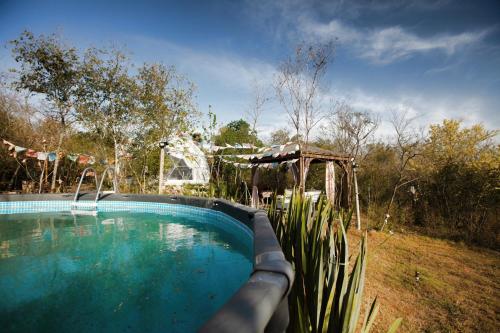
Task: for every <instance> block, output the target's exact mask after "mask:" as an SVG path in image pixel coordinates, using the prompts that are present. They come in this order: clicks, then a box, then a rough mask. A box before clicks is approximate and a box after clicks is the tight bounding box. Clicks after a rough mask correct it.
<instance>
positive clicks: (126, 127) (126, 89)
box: [78, 49, 142, 180]
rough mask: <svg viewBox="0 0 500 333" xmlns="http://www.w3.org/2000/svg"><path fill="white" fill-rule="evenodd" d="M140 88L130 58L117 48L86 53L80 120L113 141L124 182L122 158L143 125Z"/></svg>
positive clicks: (116, 166) (104, 137) (80, 99)
mask: <svg viewBox="0 0 500 333" xmlns="http://www.w3.org/2000/svg"><path fill="white" fill-rule="evenodd" d="M135 92H136V85H135V81H134V80H133V78H132V77H131V76H130V75H129V74H128V58H127V57H126V56H125V55H124V54H123V53H122V52H120V51H118V50H116V49H110V50H97V49H90V50H88V51H87V52H86V54H85V58H84V62H83V65H82V70H81V84H80V89H79V94H78V111H79V121H80V122H81V123H82V124H83V125H84V126H85V127H86V128H87V129H89V130H90V131H91V132H93V133H95V134H98V135H100V136H101V137H102V139H103V142H105V141H106V140H110V141H111V142H112V145H113V150H114V164H115V173H116V175H117V178H118V180H119V179H120V172H121V170H120V157H121V155H122V153H123V148H124V146H125V145H126V144H127V143H130V141H131V140H130V139H131V138H132V133H134V131H136V130H137V128H139V127H140V126H142V124H141V123H140V121H139V120H140V119H139V118H138V117H137V116H136V114H135V112H136V100H135V99H134V95H135Z"/></svg>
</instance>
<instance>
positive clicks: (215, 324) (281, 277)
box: [0, 192, 294, 333]
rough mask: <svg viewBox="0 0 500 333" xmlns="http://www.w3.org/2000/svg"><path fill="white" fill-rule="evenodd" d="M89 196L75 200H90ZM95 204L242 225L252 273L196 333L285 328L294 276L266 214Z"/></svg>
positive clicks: (144, 198) (167, 199)
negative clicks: (195, 213)
mask: <svg viewBox="0 0 500 333" xmlns="http://www.w3.org/2000/svg"><path fill="white" fill-rule="evenodd" d="M73 198H74V193H61V194H59V193H58V194H0V202H15V201H73ZM94 198H95V192H94V193H92V192H89V193H82V194H81V195H80V196H79V200H93V199H94ZM99 201H124V202H127V201H130V202H134V201H136V202H151V203H165V204H179V205H185V206H193V207H198V208H206V209H211V210H214V211H218V212H222V213H225V214H227V215H229V216H230V217H232V218H233V219H235V220H236V221H238V222H240V223H242V224H244V225H245V226H247V227H248V228H249V229H250V230H251V231H252V232H253V236H254V244H253V248H254V253H253V256H254V257H253V270H252V273H251V274H250V277H249V279H248V280H247V281H246V282H245V283H244V284H243V285H242V286H241V287H240V289H238V291H236V293H235V294H234V295H233V296H232V297H231V298H230V299H229V300H228V301H227V302H226V303H225V304H224V305H223V306H222V307H221V308H220V309H219V310H218V311H217V312H216V313H215V314H214V315H213V316H212V318H210V319H209V320H208V321H207V322H205V323H204V325H203V326H202V327H201V328H200V330H199V332H248V333H250V332H263V331H266V332H284V331H285V330H286V327H287V326H288V323H289V313H288V301H287V295H288V293H289V291H290V289H291V287H292V284H293V280H294V272H293V269H292V266H291V265H290V263H289V262H288V261H286V260H285V256H284V254H283V251H282V250H281V247H280V246H279V243H278V240H277V238H276V235H275V234H274V231H273V228H272V227H271V223H270V221H269V219H268V217H267V214H266V212H265V211H263V210H258V209H254V208H250V207H247V206H244V205H241V204H238V203H234V202H230V201H228V200H224V199H218V198H202V197H189V196H178V195H158V194H106V195H103V196H102V198H101V199H100V200H99Z"/></svg>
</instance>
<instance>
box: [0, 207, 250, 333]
mask: <svg viewBox="0 0 500 333" xmlns="http://www.w3.org/2000/svg"><path fill="white" fill-rule="evenodd" d="M251 258H252V240H251V239H249V237H248V236H247V235H246V234H244V233H242V232H241V231H240V230H238V229H228V228H226V229H223V228H221V227H220V226H219V227H215V226H214V225H213V224H209V223H200V221H197V220H196V219H194V218H193V219H187V218H180V217H172V216H164V215H157V214H149V213H147V214H146V213H133V214H127V215H125V216H122V214H120V213H103V214H99V216H98V217H94V216H81V217H75V216H72V215H69V214H17V215H0V327H2V328H6V329H7V331H17V332H24V331H47V332H48V331H50V332H53V331H61V332H62V331H68V330H71V331H81V332H83V331H85V332H88V331H96V330H98V331H111V332H115V331H116V332H118V331H120V332H121V331H127V332H129V331H130V332H145V331H152V332H155V331H157V332H160V331H161V332H190V331H195V330H196V328H197V327H199V325H201V324H202V323H203V322H204V321H205V320H206V319H208V318H209V317H210V316H211V315H212V314H213V313H214V312H215V311H216V310H217V309H218V308H219V307H220V306H221V305H222V304H223V303H224V302H225V301H226V300H227V299H228V298H229V297H230V296H231V295H232V294H233V293H234V292H235V291H236V290H237V289H238V288H239V287H240V286H241V285H242V284H243V283H244V281H246V280H247V279H248V275H249V274H250V272H251V269H252V264H251V262H252V260H251ZM222 272H223V273H222ZM221 273H222V274H221Z"/></svg>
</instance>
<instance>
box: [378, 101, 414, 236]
mask: <svg viewBox="0 0 500 333" xmlns="http://www.w3.org/2000/svg"><path fill="white" fill-rule="evenodd" d="M413 121H414V118H409V117H408V113H407V112H406V111H404V112H397V111H393V112H392V119H391V124H392V127H393V128H394V131H395V132H396V135H395V144H394V148H395V150H396V155H397V163H396V170H395V172H396V175H397V177H396V182H395V183H394V185H393V187H392V195H391V199H390V200H389V202H388V203H387V208H386V210H385V214H384V215H385V216H384V223H383V224H382V228H381V229H382V230H383V229H384V227H385V225H386V224H387V221H388V219H389V217H390V215H389V212H390V210H391V206H392V204H393V203H394V198H395V197H396V193H397V191H398V189H399V188H400V187H402V186H403V185H406V184H409V183H411V182H414V181H415V180H416V179H417V177H410V175H409V174H408V172H407V171H408V168H409V166H410V164H411V162H412V161H413V159H414V158H415V157H416V156H418V155H419V149H420V148H421V147H420V144H421V142H422V140H421V136H420V135H418V133H417V132H416V131H415V130H414V129H413V127H412V123H413Z"/></svg>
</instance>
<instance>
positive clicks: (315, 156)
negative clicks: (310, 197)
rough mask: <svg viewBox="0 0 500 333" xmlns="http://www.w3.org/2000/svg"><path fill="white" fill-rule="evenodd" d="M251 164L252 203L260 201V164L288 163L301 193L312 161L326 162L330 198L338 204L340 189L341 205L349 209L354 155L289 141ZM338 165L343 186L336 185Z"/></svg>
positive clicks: (266, 152) (326, 181) (326, 178)
mask: <svg viewBox="0 0 500 333" xmlns="http://www.w3.org/2000/svg"><path fill="white" fill-rule="evenodd" d="M250 162H251V163H252V165H253V166H252V206H253V207H257V206H258V204H259V192H258V182H259V165H261V164H273V163H276V164H281V163H287V164H288V165H289V169H290V170H291V171H292V174H293V177H294V180H295V184H296V186H297V187H298V188H299V190H300V191H301V192H304V191H305V183H306V179H307V173H308V171H309V167H310V165H311V164H315V163H325V164H326V168H325V169H326V171H325V190H326V196H327V198H328V200H330V201H331V202H332V203H333V204H335V203H336V198H337V197H336V196H337V192H339V193H338V195H339V199H340V200H339V205H340V207H343V208H346V209H349V208H350V207H351V188H352V173H353V166H352V158H351V156H349V155H346V154H339V153H335V152H333V151H330V150H326V149H322V148H319V147H316V146H312V145H304V144H298V143H288V144H286V145H281V146H273V147H272V148H271V149H269V150H267V151H264V152H263V154H260V155H257V156H255V157H254V158H252V159H250ZM335 165H337V166H339V167H340V169H341V170H342V174H341V176H340V177H341V178H340V179H341V181H340V189H339V190H338V191H337V189H336V186H335Z"/></svg>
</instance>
